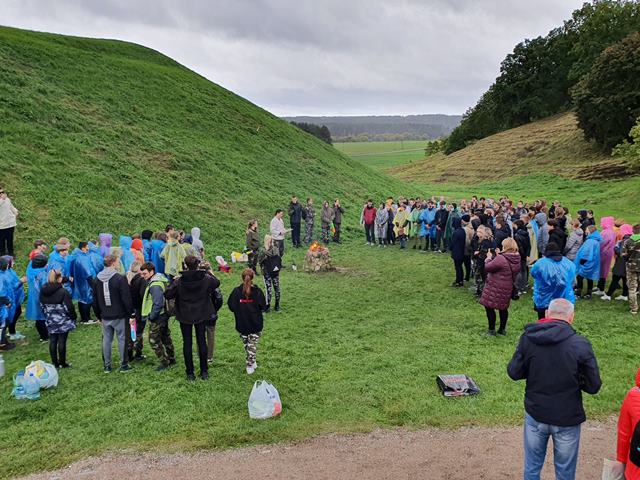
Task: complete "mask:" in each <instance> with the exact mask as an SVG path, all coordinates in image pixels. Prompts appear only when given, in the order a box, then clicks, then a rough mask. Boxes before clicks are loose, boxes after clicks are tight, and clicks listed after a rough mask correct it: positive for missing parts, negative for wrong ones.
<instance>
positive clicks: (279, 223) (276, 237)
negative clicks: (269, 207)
mask: <svg viewBox="0 0 640 480" xmlns="http://www.w3.org/2000/svg"><path fill="white" fill-rule="evenodd" d="M283 216H284V212H283V211H282V210H281V209H278V210H276V214H275V215H274V217H273V218H272V219H271V223H270V224H269V233H271V238H273V241H274V242H275V244H276V245H277V246H278V250H279V251H280V257H284V236H285V235H286V234H287V230H286V229H285V228H284V221H283V220H282V217H283Z"/></svg>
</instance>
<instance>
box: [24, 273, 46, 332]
mask: <svg viewBox="0 0 640 480" xmlns="http://www.w3.org/2000/svg"><path fill="white" fill-rule="evenodd" d="M45 283H47V267H46V265H45V266H44V267H41V268H34V267H33V265H32V264H31V262H29V266H28V267H27V285H28V286H29V295H28V296H27V313H26V315H25V318H26V319H27V320H44V313H42V308H40V289H41V288H42V286H43V285H44V284H45Z"/></svg>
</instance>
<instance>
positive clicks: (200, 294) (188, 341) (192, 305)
mask: <svg viewBox="0 0 640 480" xmlns="http://www.w3.org/2000/svg"><path fill="white" fill-rule="evenodd" d="M184 264H185V265H186V266H187V269H186V270H185V271H183V272H180V276H179V277H177V278H176V279H175V280H174V281H173V283H171V284H170V285H169V286H168V287H167V290H166V291H165V293H164V296H165V298H166V299H168V300H175V314H176V318H177V319H178V321H179V322H180V331H181V332H182V342H183V344H182V352H183V355H184V364H185V368H186V373H187V380H189V381H193V380H195V379H196V377H195V375H194V367H193V351H192V349H193V333H192V332H193V330H195V332H196V344H197V345H198V359H199V360H200V378H201V379H202V380H207V379H208V378H209V368H208V365H207V339H206V326H207V322H209V321H211V319H212V318H213V317H214V316H216V315H217V312H216V309H215V306H214V305H215V302H216V289H217V288H219V287H220V280H218V279H217V278H216V277H214V276H213V275H212V274H211V273H210V272H209V271H206V270H202V269H199V267H200V259H199V258H198V257H194V256H193V255H189V256H188V257H186V258H185V259H184ZM248 270H251V269H248ZM251 271H253V270H251Z"/></svg>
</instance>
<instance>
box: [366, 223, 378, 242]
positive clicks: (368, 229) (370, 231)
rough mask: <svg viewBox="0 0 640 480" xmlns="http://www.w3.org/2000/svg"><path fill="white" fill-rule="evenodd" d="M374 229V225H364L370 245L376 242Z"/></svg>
mask: <svg viewBox="0 0 640 480" xmlns="http://www.w3.org/2000/svg"><path fill="white" fill-rule="evenodd" d="M374 228H375V227H374V224H373V223H372V224H371V225H367V224H366V223H365V224H364V232H365V234H366V235H367V242H369V243H375V242H376V237H375V233H374Z"/></svg>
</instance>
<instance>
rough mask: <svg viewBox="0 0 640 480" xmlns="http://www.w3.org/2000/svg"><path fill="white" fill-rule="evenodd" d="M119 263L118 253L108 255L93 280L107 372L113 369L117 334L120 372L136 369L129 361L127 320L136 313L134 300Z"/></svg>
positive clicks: (94, 307) (95, 305) (94, 308)
mask: <svg viewBox="0 0 640 480" xmlns="http://www.w3.org/2000/svg"><path fill="white" fill-rule="evenodd" d="M118 263H119V260H118V257H117V256H115V255H107V256H106V257H105V258H104V269H102V271H101V272H100V273H98V275H97V276H96V281H95V282H94V283H93V310H94V312H95V314H96V316H97V317H98V318H100V319H101V320H102V359H103V360H104V373H111V371H112V368H111V347H112V344H113V338H114V337H116V338H117V341H118V353H119V355H120V372H121V373H125V372H129V371H130V370H132V368H131V366H130V365H129V362H128V355H127V338H126V326H125V323H128V322H129V318H131V314H132V313H133V302H132V300H131V291H130V290H129V284H128V282H127V279H126V278H125V277H124V275H120V274H119V273H118V270H117V269H118Z"/></svg>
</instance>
